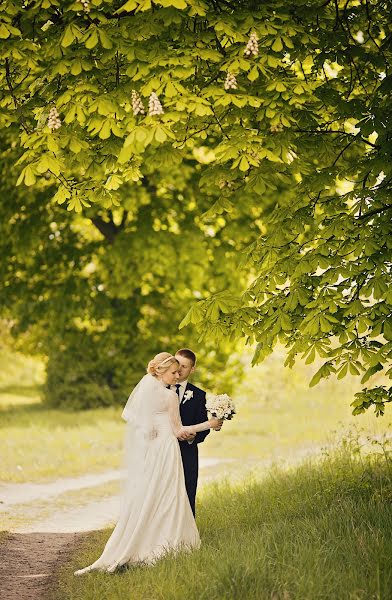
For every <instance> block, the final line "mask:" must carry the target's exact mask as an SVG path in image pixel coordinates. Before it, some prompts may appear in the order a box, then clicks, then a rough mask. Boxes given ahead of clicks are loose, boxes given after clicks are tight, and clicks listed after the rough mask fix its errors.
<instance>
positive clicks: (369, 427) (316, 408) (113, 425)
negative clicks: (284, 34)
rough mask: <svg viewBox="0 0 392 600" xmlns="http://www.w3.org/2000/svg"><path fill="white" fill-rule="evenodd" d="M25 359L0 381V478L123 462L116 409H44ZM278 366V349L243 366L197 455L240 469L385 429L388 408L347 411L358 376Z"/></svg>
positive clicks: (36, 377) (50, 475) (30, 477)
mask: <svg viewBox="0 0 392 600" xmlns="http://www.w3.org/2000/svg"><path fill="white" fill-rule="evenodd" d="M25 360H26V363H24V362H23V357H20V355H18V360H13V361H12V360H9V361H8V368H9V369H10V375H9V377H8V381H7V373H6V366H5V367H4V370H3V372H2V378H3V379H2V380H0V446H1V448H2V457H1V458H2V460H1V463H0V479H1V480H3V481H13V482H24V481H39V480H48V479H54V478H57V477H65V476H77V475H82V474H84V473H87V472H99V471H104V470H109V469H112V468H117V467H119V466H121V460H122V442H123V431H124V423H123V421H122V420H121V418H120V415H121V408H120V407H112V408H102V409H95V410H90V411H76V412H66V411H63V410H53V409H47V408H45V407H44V406H43V405H42V404H41V402H40V383H41V381H42V377H43V375H42V366H41V364H40V363H37V362H34V361H32V360H30V359H25ZM244 360H245V359H244ZM246 360H249V357H246ZM34 365H35V366H34ZM282 365H283V356H282V355H281V354H279V353H276V354H274V355H273V356H271V357H270V358H269V359H268V360H266V361H265V363H263V364H262V365H260V366H258V367H257V368H254V369H251V368H250V367H248V368H247V374H246V376H245V379H244V381H243V382H242V383H240V384H239V385H238V386H237V389H236V391H235V393H234V394H233V397H234V399H235V401H236V403H237V409H238V414H237V415H236V417H235V419H234V420H233V421H231V422H228V423H225V424H224V427H223V429H222V431H221V432H219V433H216V432H212V433H211V434H210V435H209V437H208V438H207V440H206V442H205V443H204V444H203V445H202V447H201V455H202V456H205V457H221V458H234V459H240V461H239V462H240V465H241V469H242V468H245V467H246V468H248V467H249V468H250V467H252V468H253V467H254V466H255V465H257V464H260V465H263V464H265V463H269V462H270V461H275V462H277V463H281V462H282V461H289V462H290V461H292V460H293V459H294V460H297V458H298V457H299V456H302V455H303V454H304V453H306V452H312V451H317V450H319V449H320V448H321V447H323V446H325V445H326V444H328V443H329V442H330V441H331V440H332V439H333V438H335V437H336V436H335V434H334V431H336V430H339V431H340V430H342V429H343V430H345V429H347V428H349V427H352V426H354V425H355V426H357V427H360V428H361V429H363V431H364V434H367V433H370V434H372V435H373V434H380V433H382V432H383V431H387V430H388V428H390V418H389V415H388V413H386V416H384V417H383V418H379V419H376V417H375V416H374V414H372V413H369V414H366V415H360V416H359V417H353V416H352V415H351V409H350V401H351V400H352V397H353V394H354V392H355V391H356V389H358V381H357V380H354V379H346V380H344V381H341V382H338V381H336V380H332V379H331V380H330V381H324V382H322V384H320V385H319V386H317V387H316V388H312V389H309V387H308V381H309V378H310V375H311V372H312V371H314V368H312V367H306V366H304V365H301V364H299V365H298V367H296V368H295V369H293V370H289V369H285V368H283V366H282ZM11 366H12V369H11ZM18 373H19V375H18ZM195 381H197V378H195ZM216 391H219V392H224V390H223V389H222V390H221V389H220V390H216ZM233 469H234V470H238V468H237V467H234V465H233V464H231V465H228V466H227V467H224V468H223V467H222V471H225V470H227V472H228V473H229V472H232V470H233Z"/></svg>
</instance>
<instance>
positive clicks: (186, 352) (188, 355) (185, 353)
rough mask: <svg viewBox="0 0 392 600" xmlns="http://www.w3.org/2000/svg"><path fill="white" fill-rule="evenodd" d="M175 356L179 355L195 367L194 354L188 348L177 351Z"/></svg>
mask: <svg viewBox="0 0 392 600" xmlns="http://www.w3.org/2000/svg"><path fill="white" fill-rule="evenodd" d="M176 354H179V355H180V356H183V357H184V358H187V359H188V360H190V361H192V364H193V366H195V364H196V354H195V353H194V352H192V350H189V348H181V349H180V350H177V352H176Z"/></svg>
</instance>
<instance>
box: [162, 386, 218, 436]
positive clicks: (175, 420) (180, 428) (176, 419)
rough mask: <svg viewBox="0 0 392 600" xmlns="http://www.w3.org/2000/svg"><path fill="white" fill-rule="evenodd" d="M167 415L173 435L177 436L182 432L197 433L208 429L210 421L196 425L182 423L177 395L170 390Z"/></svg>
mask: <svg viewBox="0 0 392 600" xmlns="http://www.w3.org/2000/svg"><path fill="white" fill-rule="evenodd" d="M169 417H170V423H171V426H172V429H173V433H174V435H175V436H176V437H177V438H178V437H180V436H181V435H183V434H184V433H198V432H199V431H205V430H206V429H210V427H211V424H210V421H204V422H203V423H198V424H197V425H183V424H182V422H181V417H180V407H179V404H178V396H177V394H176V393H175V392H173V391H170V396H169Z"/></svg>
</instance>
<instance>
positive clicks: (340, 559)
mask: <svg viewBox="0 0 392 600" xmlns="http://www.w3.org/2000/svg"><path fill="white" fill-rule="evenodd" d="M350 445H351V451H349V446H348V445H347V444H346V445H345V446H344V447H343V448H341V449H340V451H334V453H332V454H331V455H329V456H325V457H324V459H323V460H322V462H321V463H318V464H311V463H306V464H303V465H301V466H299V467H298V466H297V467H293V468H292V469H289V470H281V469H278V468H277V469H274V470H272V471H270V472H269V473H268V474H267V475H266V476H265V477H264V478H262V479H258V480H251V479H248V480H246V481H244V482H242V483H239V484H237V485H232V484H230V483H228V482H227V483H222V482H221V483H218V484H212V485H210V486H209V487H208V488H205V489H204V492H203V493H202V494H201V502H200V506H199V512H198V525H199V529H200V533H201V537H202V547H201V549H200V550H199V551H197V552H194V553H192V554H185V555H181V556H178V557H167V558H165V559H163V560H162V561H160V562H159V563H158V564H157V565H156V566H155V567H133V568H130V569H128V570H126V571H122V572H120V573H117V574H114V575H113V574H112V575H109V574H104V573H90V574H88V575H85V576H83V577H74V576H73V571H74V569H76V568H80V567H83V566H86V565H88V564H90V563H91V562H92V561H93V560H95V559H96V558H97V557H98V555H99V553H100V550H101V549H102V548H103V546H104V543H105V541H106V539H107V538H108V535H109V533H110V531H102V532H94V533H92V534H91V535H90V537H89V538H88V541H87V543H86V545H85V547H84V549H83V550H82V551H79V552H77V554H76V555H75V556H74V557H73V558H72V560H71V562H70V563H69V564H67V565H65V566H64V567H63V569H62V573H61V575H60V582H59V584H58V589H57V591H56V593H55V595H54V597H53V599H52V600H63V598H69V599H72V600H102V599H103V598H104V599H105V600H129V599H131V598H132V600H183V599H184V598H186V599H187V600H246V599H249V600H251V599H252V600H256V599H257V600H271V599H273V600H335V599H336V600H338V599H339V600H371V599H374V600H390V599H391V598H392V504H391V500H392V473H391V470H390V464H389V462H387V461H386V460H385V458H384V456H383V454H382V452H381V453H380V454H376V455H367V456H362V457H361V456H360V454H359V453H358V452H357V450H358V447H357V445H356V443H355V442H352V443H351V442H350ZM352 451H354V452H352Z"/></svg>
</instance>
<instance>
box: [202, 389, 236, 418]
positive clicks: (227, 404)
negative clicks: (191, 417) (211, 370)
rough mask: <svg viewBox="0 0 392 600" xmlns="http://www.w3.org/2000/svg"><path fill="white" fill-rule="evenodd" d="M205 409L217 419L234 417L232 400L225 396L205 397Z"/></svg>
mask: <svg viewBox="0 0 392 600" xmlns="http://www.w3.org/2000/svg"><path fill="white" fill-rule="evenodd" d="M206 409H207V410H208V412H209V413H210V414H211V415H212V416H213V417H216V418H217V419H225V420H226V419H228V420H230V419H232V418H233V415H235V406H234V402H233V400H232V399H231V398H230V396H228V395H227V394H217V395H216V396H210V395H208V396H207V402H206Z"/></svg>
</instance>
